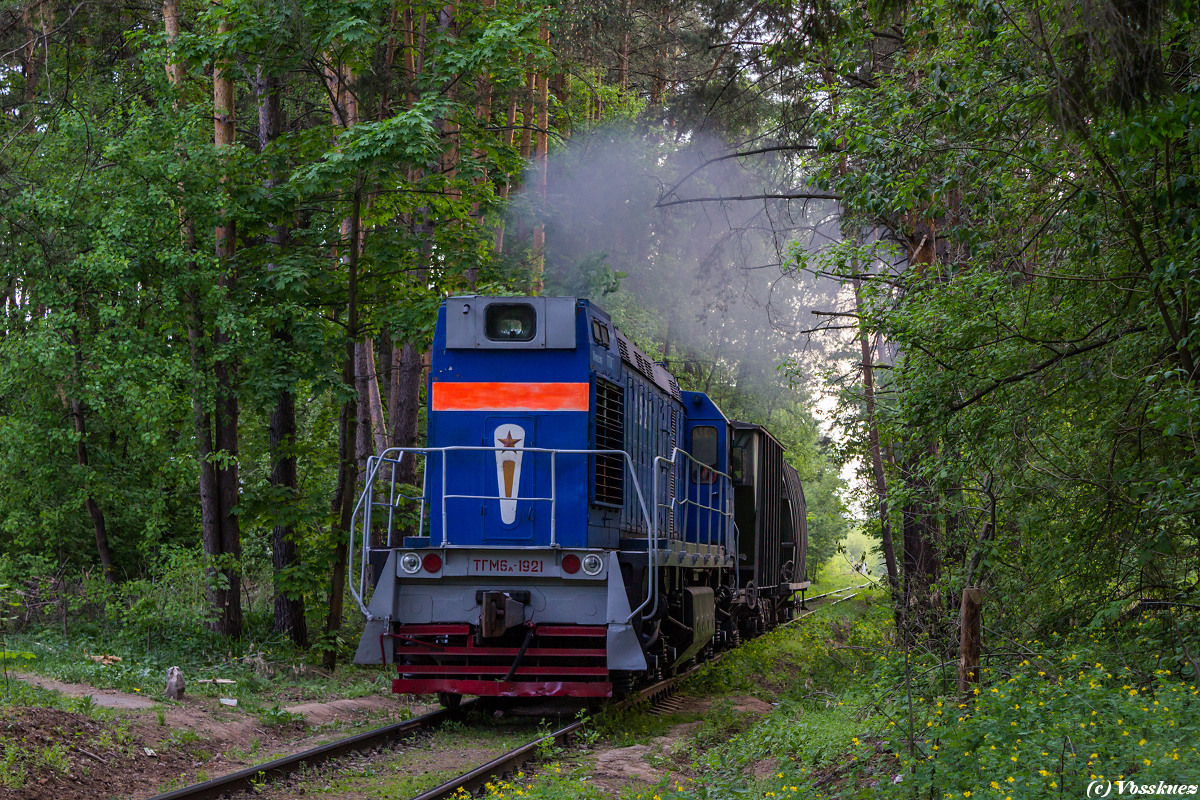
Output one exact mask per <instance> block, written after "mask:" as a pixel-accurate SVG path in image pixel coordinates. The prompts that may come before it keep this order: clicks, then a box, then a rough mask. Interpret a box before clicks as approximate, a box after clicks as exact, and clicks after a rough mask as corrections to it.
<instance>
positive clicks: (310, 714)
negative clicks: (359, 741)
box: [0, 673, 433, 800]
mask: <svg viewBox="0 0 1200 800" xmlns="http://www.w3.org/2000/svg"><path fill="white" fill-rule="evenodd" d="M9 678H10V679H17V680H21V681H23V682H26V683H28V684H30V685H33V686H39V687H41V688H43V689H47V690H53V691H57V692H60V693H62V694H64V695H66V696H68V697H86V696H89V695H90V696H91V698H92V703H93V704H95V705H96V706H99V707H102V708H107V709H112V710H113V711H114V712H115V713H116V717H115V718H114V719H105V718H93V716H92V715H88V714H84V713H76V712H70V711H60V710H57V709H45V708H14V709H10V710H7V711H4V712H3V713H2V714H0V739H8V740H10V741H19V742H20V743H21V749H20V751H19V757H18V759H17V761H16V762H14V764H15V769H16V770H17V772H16V773H14V775H13V776H10V778H11V779H6V780H4V781H2V782H0V800H32V799H33V798H43V797H55V798H56V800H83V799H84V798H94V797H98V796H105V797H107V796H120V797H131V798H139V797H150V796H152V795H154V794H157V793H158V792H159V791H160V790H163V789H164V786H165V785H168V784H169V785H171V786H173V787H178V786H183V785H187V784H189V783H194V782H197V781H199V780H206V779H208V778H212V777H216V776H219V775H223V774H226V773H228V772H233V771H236V770H238V769H242V768H244V767H247V766H250V765H251V764H254V763H260V762H261V761H263V760H266V759H268V758H273V757H277V756H281V755H286V754H289V753H294V752H297V751H299V750H303V749H306V748H308V747H312V746H314V745H315V744H317V743H320V742H323V741H327V740H329V739H332V738H337V737H338V736H340V735H343V734H341V733H340V732H339V731H338V730H336V724H337V723H367V724H369V725H370V726H372V727H375V726H381V725H385V724H388V723H389V722H393V721H399V720H400V719H406V718H408V717H409V716H412V715H416V714H423V713H425V712H427V711H430V710H432V708H433V707H432V706H426V705H420V706H411V707H410V706H409V705H407V704H406V703H405V702H403V701H402V700H399V699H397V698H395V697H393V696H392V695H381V696H378V697H356V698H346V699H339V700H332V701H329V702H324V703H302V704H297V705H292V706H287V707H285V708H284V710H285V711H288V712H290V713H293V714H299V715H301V716H302V717H303V718H304V723H299V722H295V723H290V724H283V725H267V724H264V722H263V720H262V719H260V718H259V717H258V716H257V715H255V714H252V713H249V712H247V711H246V710H245V709H244V708H243V707H232V706H228V705H223V704H221V703H220V701H219V698H217V697H211V696H205V695H196V694H191V693H188V694H185V695H184V697H183V700H182V701H180V702H178V703H168V702H158V701H157V700H156V699H155V698H149V697H145V696H143V695H141V694H140V693H127V692H120V691H116V690H113V689H99V688H97V687H95V686H89V685H87V684H77V683H64V682H62V681H57V680H54V679H52V678H46V677H42V676H40V675H30V674H15V673H9ZM314 728H315V730H314ZM17 778H19V780H17Z"/></svg>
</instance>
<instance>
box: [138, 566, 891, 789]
mask: <svg viewBox="0 0 1200 800" xmlns="http://www.w3.org/2000/svg"><path fill="white" fill-rule="evenodd" d="M868 585H869V584H863V586H860V587H846V589H839V590H837V591H834V592H827V593H825V594H823V595H818V596H817V597H810V598H808V600H819V599H821V598H824V597H829V596H830V595H834V594H838V593H840V592H844V591H846V590H847V589H861V588H863V587H865V586H868ZM857 594H858V593H857V592H855V594H852V595H849V596H847V597H843V598H840V599H839V600H836V601H834V602H833V603H830V604H829V605H830V606H833V605H837V604H838V603H841V602H844V601H846V600H849V599H851V598H853V597H855V596H857ZM824 605H826V604H824V603H823V604H822V607H823V606H824ZM815 613H816V610H813V611H810V612H808V613H807V614H802V615H800V616H798V617H795V618H794V619H792V620H789V621H788V622H785V623H782V624H781V625H778V626H776V630H778V629H779V628H782V627H784V626H786V625H790V624H792V623H794V622H798V621H799V620H801V619H804V618H805V617H808V616H811V615H812V614H815ZM733 652H736V648H735V649H734V650H727V651H725V652H722V653H717V654H716V655H715V656H714V657H713V658H710V659H708V660H706V661H701V662H699V663H697V664H695V665H693V666H692V667H690V668H689V669H687V670H686V671H684V672H681V673H679V674H678V675H674V676H672V677H670V678H667V679H666V680H663V681H659V682H658V683H656V684H654V685H653V686H648V687H646V688H644V689H641V690H639V691H638V692H635V693H634V694H633V695H631V696H630V697H628V698H625V699H624V700H621V701H620V702H618V703H615V704H613V708H615V709H617V710H624V709H627V708H630V707H632V706H635V705H637V704H639V703H645V702H653V701H654V700H656V699H658V698H660V697H662V696H664V695H666V694H669V693H670V692H671V690H672V689H674V688H675V686H676V685H678V684H679V683H681V682H683V681H685V680H687V679H688V678H690V677H692V676H693V675H695V674H696V673H697V672H698V671H700V670H701V669H704V668H705V667H710V666H712V665H714V664H717V663H718V662H720V661H721V660H722V659H723V658H724V657H725V656H727V655H729V654H730V653H733ZM478 703H479V701H478V700H467V701H464V702H463V703H462V704H461V705H460V706H459V707H458V708H457V709H445V708H443V709H438V710H437V711H433V712H430V713H428V714H423V715H421V716H419V717H414V718H413V719H410V720H406V721H404V722H399V723H396V724H394V725H386V726H384V727H382V728H376V729H375V730H372V731H365V732H363V733H359V734H355V735H354V736H350V737H347V738H345V739H339V740H337V741H335V742H329V743H328V744H323V745H320V746H318V747H314V748H311V749H309V750H302V751H300V752H298V753H293V754H292V755H289V756H283V757H281V758H276V759H274V760H272V761H268V762H266V763H263V764H258V765H256V766H253V767H247V768H246V769H242V770H239V771H237V772H232V773H230V774H228V775H223V776H221V777H218V778H213V779H211V780H208V781H205V782H203V783H198V784H194V785H192V786H185V787H183V788H181V789H175V790H174V791H170V792H166V793H164V794H158V795H154V796H153V797H152V798H150V800H205V799H206V798H220V797H225V796H226V795H229V794H232V793H235V792H246V791H253V789H254V787H256V786H258V785H260V784H262V783H264V782H266V781H268V780H271V779H275V778H281V777H284V776H286V775H289V774H290V773H292V772H295V771H297V770H299V769H300V768H301V767H307V766H312V765H316V764H321V763H323V762H325V761H329V760H331V759H335V758H340V757H341V756H345V755H349V754H351V753H359V752H362V751H364V750H370V749H372V748H374V747H379V746H382V745H388V744H393V743H395V742H399V741H404V740H405V739H411V738H413V737H414V736H416V735H417V734H419V733H421V732H422V731H427V730H434V729H436V728H437V727H439V726H440V725H441V724H443V723H445V722H447V721H449V720H451V719H453V718H454V717H456V716H458V715H460V714H462V713H463V712H466V711H469V710H470V709H471V708H472V707H473V706H475V705H476V704H478ZM587 722H588V720H587V719H586V718H585V719H580V720H577V721H575V722H572V723H571V724H570V725H567V726H565V727H563V728H560V729H558V730H556V731H554V732H553V733H550V734H547V735H545V736H541V737H538V738H537V739H535V740H533V741H531V742H528V743H526V744H523V745H521V746H520V747H517V748H515V749H514V750H510V751H509V752H507V753H505V754H503V755H501V756H499V757H497V758H494V759H492V760H491V761H489V762H487V763H486V764H482V765H480V766H478V767H475V768H474V769H472V770H470V771H469V772H466V773H463V774H462V775H459V776H458V777H456V778H453V779H451V780H449V781H447V782H445V783H443V784H442V785H440V786H437V787H434V788H433V789H429V790H427V791H425V792H422V793H421V794H418V795H416V796H415V797H413V798H412V799H411V800H445V798H449V797H451V796H453V795H455V794H457V793H459V791H460V790H465V791H467V792H472V793H473V792H475V791H477V790H478V789H480V788H482V787H483V786H484V785H485V784H486V783H487V782H488V780H490V779H491V778H493V777H495V776H498V775H504V774H511V773H513V772H515V771H516V770H518V769H519V768H520V767H521V766H522V765H523V764H526V763H528V762H529V761H533V760H535V759H536V758H537V756H538V754H539V752H540V751H541V750H542V749H543V748H544V747H546V746H548V745H550V744H551V743H553V744H557V745H559V746H563V747H565V746H567V745H568V744H570V740H571V737H572V736H573V735H575V734H576V733H578V732H579V731H580V730H581V729H582V728H583V727H584V726H585V725H586V724H587Z"/></svg>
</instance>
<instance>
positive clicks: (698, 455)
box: [692, 425, 717, 467]
mask: <svg viewBox="0 0 1200 800" xmlns="http://www.w3.org/2000/svg"><path fill="white" fill-rule="evenodd" d="M692 458H694V459H696V460H697V461H699V462H700V463H701V464H704V465H705V466H709V467H716V466H717V429H716V428H715V427H714V426H712V425H697V426H696V427H695V428H692Z"/></svg>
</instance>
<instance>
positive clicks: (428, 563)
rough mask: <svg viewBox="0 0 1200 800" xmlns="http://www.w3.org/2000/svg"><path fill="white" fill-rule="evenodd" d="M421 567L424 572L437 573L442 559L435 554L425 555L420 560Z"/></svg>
mask: <svg viewBox="0 0 1200 800" xmlns="http://www.w3.org/2000/svg"><path fill="white" fill-rule="evenodd" d="M421 566H422V567H424V568H425V571H426V572H437V571H438V570H439V569H441V568H442V557H441V556H439V555H438V554H437V553H426V554H425V557H424V558H423V559H421Z"/></svg>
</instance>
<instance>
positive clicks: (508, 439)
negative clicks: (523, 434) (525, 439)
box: [496, 431, 521, 448]
mask: <svg viewBox="0 0 1200 800" xmlns="http://www.w3.org/2000/svg"><path fill="white" fill-rule="evenodd" d="M496 441H498V442H499V443H500V444H502V445H504V446H505V447H509V448H512V447H516V446H517V445H518V444H520V443H521V440H520V439H514V438H513V435H512V431H509V432H508V433H507V434H506V435H505V437H504V438H503V439H497V440H496Z"/></svg>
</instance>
